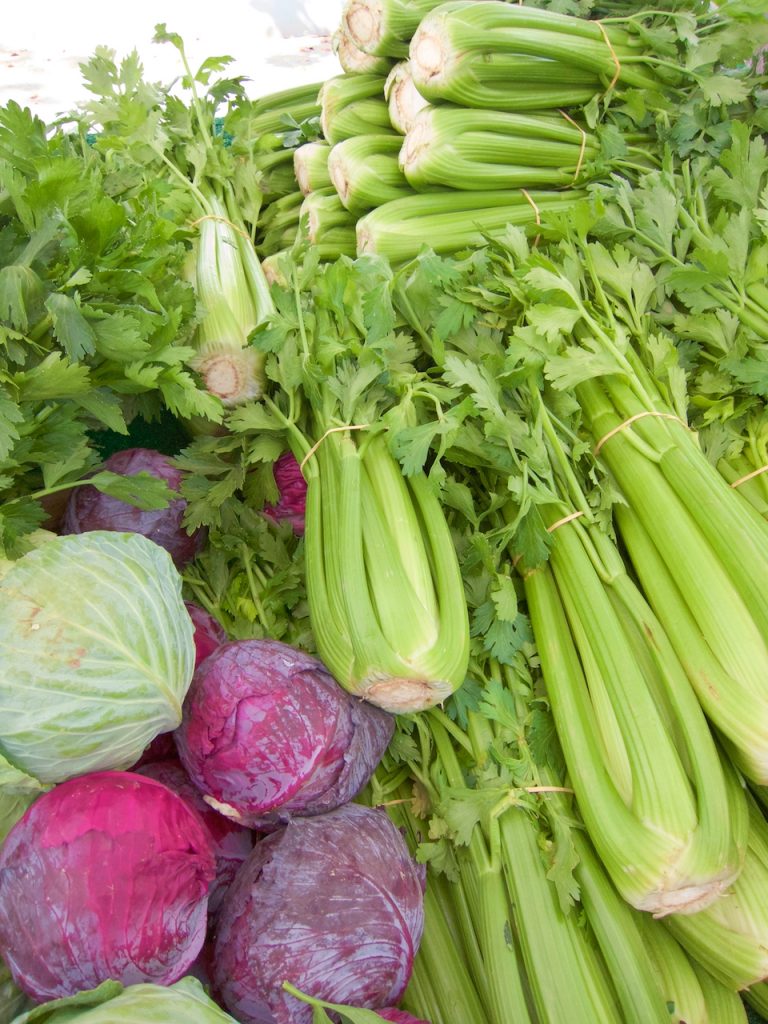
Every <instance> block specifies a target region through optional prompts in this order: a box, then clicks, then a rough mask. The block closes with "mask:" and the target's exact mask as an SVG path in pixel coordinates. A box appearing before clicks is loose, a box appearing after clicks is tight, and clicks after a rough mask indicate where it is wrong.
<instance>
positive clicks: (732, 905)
mask: <svg viewBox="0 0 768 1024" xmlns="http://www.w3.org/2000/svg"><path fill="white" fill-rule="evenodd" d="M748 802H749V836H748V839H747V853H746V857H745V859H744V869H743V871H742V872H741V874H740V875H739V877H738V878H737V879H736V881H735V882H734V884H733V885H732V887H731V888H730V890H729V891H728V893H727V894H726V895H725V896H724V897H723V899H721V900H718V902H717V903H714V904H713V905H712V906H711V907H708V908H707V909H706V910H702V911H701V912H700V913H698V914H692V915H684V916H679V915H677V914H672V915H670V916H669V917H667V918H665V920H664V924H665V925H666V927H667V928H668V929H669V931H670V932H671V933H672V935H673V936H674V937H675V938H676V939H677V941H678V942H679V943H680V945H681V946H682V947H683V949H685V950H686V952H688V953H689V955H690V956H691V957H693V958H694V959H695V960H696V961H697V962H698V963H699V964H701V966H702V967H704V968H706V970H707V971H708V972H709V973H710V974H711V975H712V976H713V977H714V978H716V979H717V980H718V981H719V982H720V983H721V984H723V985H725V986H726V987H727V988H730V989H744V988H747V987H748V986H750V985H756V984H757V983H758V982H761V981H763V980H764V979H765V978H768V946H767V944H766V938H765V937H766V935H768V920H767V919H766V917H767V908H768V823H766V821H765V819H764V818H763V815H762V813H761V812H760V810H759V808H758V807H757V805H756V804H755V802H754V800H752V799H751V798H750V799H749V801H748Z"/></svg>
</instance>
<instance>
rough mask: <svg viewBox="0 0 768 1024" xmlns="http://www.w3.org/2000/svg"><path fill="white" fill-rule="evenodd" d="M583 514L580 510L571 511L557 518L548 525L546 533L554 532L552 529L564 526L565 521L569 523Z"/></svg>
mask: <svg viewBox="0 0 768 1024" xmlns="http://www.w3.org/2000/svg"><path fill="white" fill-rule="evenodd" d="M583 515H584V513H583V512H582V511H578V512H571V514H570V515H567V516H563V518H562V519H558V520H557V522H556V523H552V525H551V526H548V527H547V533H554V531H555V530H558V529H559V528H560V527H561V526H565V524H566V523H570V522H572V521H573V520H574V519H579V518H580V517H581V516H583Z"/></svg>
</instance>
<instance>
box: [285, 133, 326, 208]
mask: <svg viewBox="0 0 768 1024" xmlns="http://www.w3.org/2000/svg"><path fill="white" fill-rule="evenodd" d="M330 151H331V147H330V146H329V145H328V143H327V142H306V143H304V145H303V146H299V147H298V148H297V149H295V150H294V152H293V170H294V172H295V174H296V181H298V183H299V188H300V189H301V191H302V194H303V195H305V196H308V195H309V193H310V192H317V191H318V189H326V188H329V187H330V186H331V184H332V182H331V176H330V174H329V173H328V155H329V153H330Z"/></svg>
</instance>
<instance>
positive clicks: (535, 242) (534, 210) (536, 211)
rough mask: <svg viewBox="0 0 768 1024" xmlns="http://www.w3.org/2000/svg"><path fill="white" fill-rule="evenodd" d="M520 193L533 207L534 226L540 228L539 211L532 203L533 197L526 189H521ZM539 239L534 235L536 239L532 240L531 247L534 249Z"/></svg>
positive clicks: (539, 236)
mask: <svg viewBox="0 0 768 1024" xmlns="http://www.w3.org/2000/svg"><path fill="white" fill-rule="evenodd" d="M520 191H521V192H522V193H523V195H524V196H525V198H526V199H527V200H528V202H529V203H530V204H531V206H532V207H533V212H534V213H535V214H536V225H537V227H541V210H539V208H538V206H537V205H536V203H535V202H534V201H533V197H532V196H531V194H530V192H528V190H527V189H524V188H521V189H520ZM540 239H541V235H536V237H535V238H534V240H533V247H534V249H535V248H536V246H537V245H538V244H539V240H540Z"/></svg>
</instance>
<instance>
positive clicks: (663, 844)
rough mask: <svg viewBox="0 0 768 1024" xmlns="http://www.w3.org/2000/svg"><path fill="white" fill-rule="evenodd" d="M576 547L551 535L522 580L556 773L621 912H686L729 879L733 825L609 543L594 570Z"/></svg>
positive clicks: (738, 812) (660, 648)
mask: <svg viewBox="0 0 768 1024" xmlns="http://www.w3.org/2000/svg"><path fill="white" fill-rule="evenodd" d="M587 537H588V535H587V534H586V532H585V531H583V529H582V528H580V527H579V525H578V524H577V523H576V522H573V523H571V524H569V525H567V526H564V527H560V528H559V529H558V530H556V531H555V533H554V534H553V544H552V550H551V555H550V562H549V564H548V565H547V566H544V567H540V568H538V569H536V570H534V571H533V572H529V573H527V575H525V578H524V579H525V592H526V597H527V599H528V605H529V613H530V616H531V623H532V625H533V631H534V636H535V637H536V641H537V645H538V647H539V653H540V658H541V666H542V674H543V676H544V681H545V683H546V686H547V693H548V695H549V699H550V702H551V707H552V713H553V716H554V719H555V723H556V726H557V729H558V735H559V737H560V741H561V744H562V747H563V752H564V754H565V760H566V764H567V766H568V770H569V774H570V777H571V780H572V784H573V787H574V790H575V792H576V795H577V799H578V801H579V805H580V808H581V813H582V815H583V817H584V820H585V822H586V825H587V829H588V832H589V834H590V837H591V839H592V841H593V843H594V844H595V847H596V849H597V851H598V853H599V855H600V857H601V859H602V860H603V862H604V864H605V866H606V869H607V870H608V873H609V875H610V876H611V878H612V880H613V882H614V884H615V885H616V886H617V888H618V889H619V891H620V892H621V893H622V895H623V896H624V898H625V899H627V900H628V901H629V903H631V904H632V905H633V906H634V907H636V908H637V909H639V910H646V911H651V912H652V913H654V914H657V915H663V914H668V913H670V912H672V911H678V912H680V911H684V912H692V911H694V910H696V909H699V908H700V907H703V906H706V905H707V904H708V903H710V902H712V901H713V900H715V899H716V898H717V897H718V895H719V894H720V893H721V892H722V890H723V889H724V888H725V887H726V886H728V885H729V884H730V883H731V882H732V881H733V879H734V878H735V876H736V875H737V874H738V871H739V869H740V867H741V858H742V855H743V853H742V851H743V845H744V841H745V830H746V819H745V811H744V808H743V805H742V804H741V803H740V794H739V790H738V787H736V786H735V785H734V784H732V783H729V778H728V769H727V768H726V766H725V765H724V764H723V762H722V761H721V759H720V757H719V755H718V752H717V750H716V748H715V745H714V742H713V740H712V737H711V735H710V733H709V730H708V728H707V724H706V721H705V719H704V716H703V714H702V712H701V708H700V707H699V705H698V702H697V700H696V698H695V695H694V693H693V690H692V689H691V686H690V683H689V682H688V679H687V678H686V677H685V675H684V673H683V670H682V667H681V665H680V663H679V661H678V660H677V658H676V657H675V655H674V651H673V649H672V646H671V645H670V643H669V641H668V639H667V638H666V636H665V634H664V632H663V630H662V629H661V627H660V625H659V623H658V621H657V620H656V619H655V617H654V616H653V614H652V613H651V610H650V608H648V606H647V605H646V604H645V602H644V601H643V599H642V597H641V595H640V594H639V592H638V591H637V589H636V588H635V587H634V586H633V585H632V583H631V581H630V580H629V577H628V576H627V575H626V573H625V572H624V569H623V565H622V563H621V559H620V558H619V556H618V553H617V552H615V549H613V548H612V546H611V545H610V542H608V541H607V539H605V540H604V541H601V540H600V535H599V534H598V533H596V532H595V533H594V534H593V539H594V541H596V542H597V544H598V545H600V546H601V547H602V549H603V552H604V553H607V554H608V556H611V555H612V556H613V558H612V559H611V560H609V562H608V565H607V566H606V564H605V563H604V562H601V561H600V559H599V551H598V550H595V549H592V550H590V549H589V548H586V547H585V546H584V545H585V543H586V541H587ZM593 558H594V559H597V560H598V567H599V569H600V571H601V574H602V578H601V575H599V574H598V572H597V571H596V569H595V565H594V563H593ZM611 561H613V564H612V565H611ZM643 643H644V644H645V645H646V647H648V648H649V649H650V650H652V651H653V656H652V657H647V658H646V657H644V656H643V655H642V651H643V649H644V648H643V646H642V645H643Z"/></svg>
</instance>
